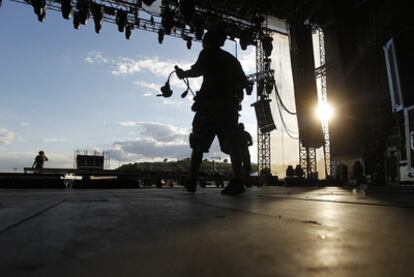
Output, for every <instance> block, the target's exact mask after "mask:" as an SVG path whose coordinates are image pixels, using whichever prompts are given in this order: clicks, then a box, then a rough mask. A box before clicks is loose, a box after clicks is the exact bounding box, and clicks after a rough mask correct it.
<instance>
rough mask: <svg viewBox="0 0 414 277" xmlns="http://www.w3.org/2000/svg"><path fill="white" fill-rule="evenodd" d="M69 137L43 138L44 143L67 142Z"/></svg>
mask: <svg viewBox="0 0 414 277" xmlns="http://www.w3.org/2000/svg"><path fill="white" fill-rule="evenodd" d="M67 141H68V139H66V138H45V139H43V142H44V143H59V142H67Z"/></svg>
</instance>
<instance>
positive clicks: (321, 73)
mask: <svg viewBox="0 0 414 277" xmlns="http://www.w3.org/2000/svg"><path fill="white" fill-rule="evenodd" d="M316 31H317V34H318V38H319V59H320V66H319V68H318V69H317V71H316V77H317V78H320V84H321V101H322V104H323V105H325V106H327V105H328V90H327V85H326V62H325V35H324V33H323V30H322V29H321V28H317V29H316ZM322 129H323V136H324V140H325V144H324V146H323V155H324V162H325V176H326V177H328V176H332V170H331V145H330V140H329V122H328V120H322Z"/></svg>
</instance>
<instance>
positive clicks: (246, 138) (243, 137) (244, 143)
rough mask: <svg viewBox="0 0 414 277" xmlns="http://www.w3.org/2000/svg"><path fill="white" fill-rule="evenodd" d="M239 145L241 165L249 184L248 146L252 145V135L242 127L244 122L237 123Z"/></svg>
mask: <svg viewBox="0 0 414 277" xmlns="http://www.w3.org/2000/svg"><path fill="white" fill-rule="evenodd" d="M239 132H240V145H241V154H242V167H243V171H244V174H245V181H246V185H249V177H250V171H251V164H250V152H249V146H252V145H253V139H252V136H251V135H250V134H249V132H247V131H246V130H245V129H244V124H243V123H239Z"/></svg>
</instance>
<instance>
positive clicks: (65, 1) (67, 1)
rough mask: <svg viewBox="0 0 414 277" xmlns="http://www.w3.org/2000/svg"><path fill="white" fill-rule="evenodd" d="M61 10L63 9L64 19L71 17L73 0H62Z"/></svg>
mask: <svg viewBox="0 0 414 277" xmlns="http://www.w3.org/2000/svg"><path fill="white" fill-rule="evenodd" d="M61 10H62V16H63V18H64V19H69V18H70V13H71V11H72V3H71V0H62V5H61Z"/></svg>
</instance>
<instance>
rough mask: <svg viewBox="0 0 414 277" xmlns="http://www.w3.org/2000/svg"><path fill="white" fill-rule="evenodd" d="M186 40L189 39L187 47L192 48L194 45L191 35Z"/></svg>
mask: <svg viewBox="0 0 414 277" xmlns="http://www.w3.org/2000/svg"><path fill="white" fill-rule="evenodd" d="M185 40H186V41H187V43H186V46H187V49H188V50H190V49H191V46H192V45H193V39H192V38H190V37H187V38H186V39H185Z"/></svg>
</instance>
